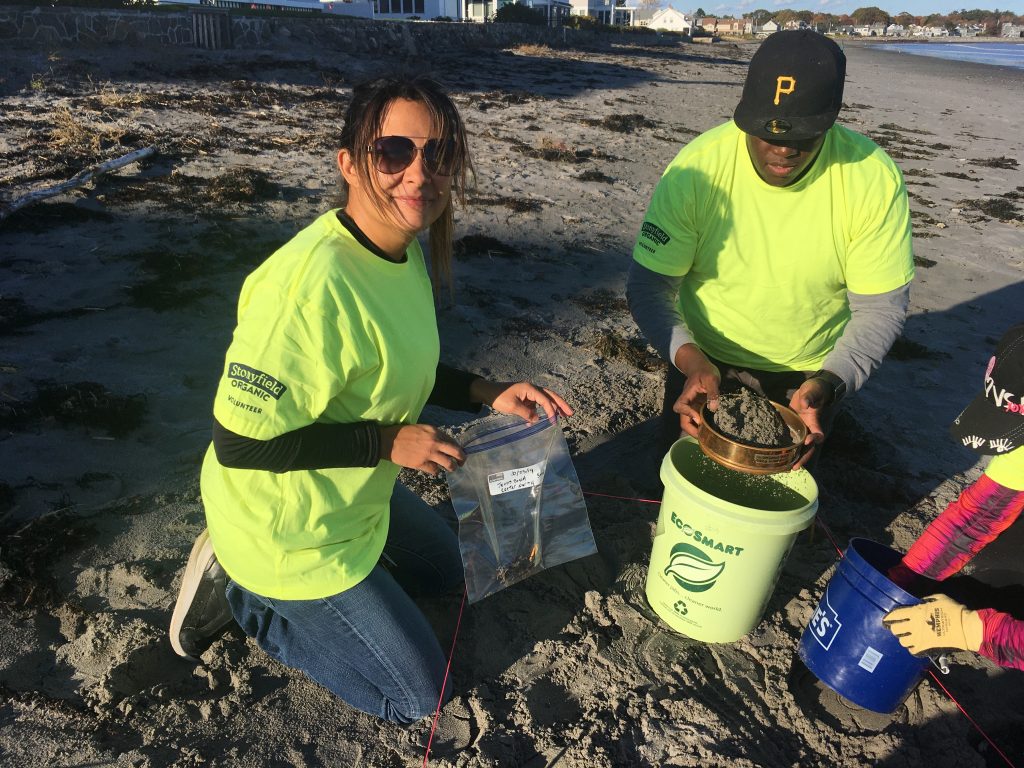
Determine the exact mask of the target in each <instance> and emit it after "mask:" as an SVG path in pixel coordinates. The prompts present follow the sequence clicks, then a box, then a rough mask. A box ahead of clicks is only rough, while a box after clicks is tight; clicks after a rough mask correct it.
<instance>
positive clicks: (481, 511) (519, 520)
mask: <svg viewBox="0 0 1024 768" xmlns="http://www.w3.org/2000/svg"><path fill="white" fill-rule="evenodd" d="M461 440H462V447H463V450H465V452H466V461H465V463H464V464H463V466H461V467H459V468H458V469H456V470H455V471H454V472H448V473H447V479H448V490H449V491H450V493H451V497H452V506H453V507H454V508H455V514H456V515H457V516H458V518H459V547H460V548H461V550H462V562H463V564H464V565H465V568H466V591H467V594H468V596H469V601H470V602H471V603H474V602H476V601H477V600H480V599H482V598H484V597H487V595H490V594H493V593H495V592H498V591H499V590H502V589H504V588H505V587H507V586H509V585H511V584H515V583H516V582H518V581H522V580H523V579H526V578H529V577H530V576H533V575H534V574H535V573H539V572H540V571H542V570H544V569H545V568H550V567H552V566H555V565H559V564H561V563H567V562H569V561H570V560H575V559H577V558H580V557H585V556H586V555H592V554H594V553H595V552H597V545H596V544H595V543H594V534H593V533H592V532H591V530H590V520H589V518H588V517H587V505H586V503H585V502H584V501H583V493H582V491H581V490H580V481H579V479H578V478H577V477H576V469H575V467H573V465H572V460H571V459H570V458H569V448H568V446H567V445H566V444H565V436H564V435H563V434H562V428H561V427H560V426H559V425H558V423H557V422H556V421H549V420H548V419H547V418H541V420H540V421H539V422H537V423H536V424H529V423H527V422H526V421H524V420H523V419H521V418H519V417H518V416H497V417H494V418H489V419H485V420H484V421H482V422H480V423H479V424H475V425H473V426H472V427H470V428H469V429H467V430H466V432H465V433H463V435H462V438H461Z"/></svg>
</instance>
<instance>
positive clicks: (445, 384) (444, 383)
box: [427, 363, 480, 413]
mask: <svg viewBox="0 0 1024 768" xmlns="http://www.w3.org/2000/svg"><path fill="white" fill-rule="evenodd" d="M479 378H480V377H479V376H477V375H476V374H473V373H468V372H466V371H460V370H459V369H458V368H452V367H451V366H450V365H445V364H444V363H438V364H437V375H436V376H435V377H434V388H433V389H432V390H431V391H430V394H429V395H428V396H427V402H428V403H429V404H430V405H437V406H440V407H441V408H447V409H448V410H451V411H468V412H470V413H476V412H477V411H478V410H480V403H474V402H472V401H470V399H469V385H470V384H472V383H473V382H474V381H475V380H476V379H479Z"/></svg>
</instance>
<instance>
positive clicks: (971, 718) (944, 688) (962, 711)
mask: <svg viewBox="0 0 1024 768" xmlns="http://www.w3.org/2000/svg"><path fill="white" fill-rule="evenodd" d="M928 674H929V675H931V677H932V680H934V681H935V682H936V684H937V685H938V686H939V688H941V689H942V691H943V693H945V694H946V695H947V696H948V697H949V700H950V701H952V702H953V703H954V704H956V708H957V709H959V710H960V712H961V713H962V714H963V716H964V717H966V718H967V722H969V723H970V724H971V725H973V726H974V730H976V731H977V732H978V733H980V734H981V735H982V736H984V737H985V741H987V742H988V743H989V746H990V747H992V749H994V750H995V751H996V752H998V753H999V756H1000V757H1001V758H1003V760H1004V762H1005V763H1006V764H1007V765H1008V766H1010V768H1016V766H1015V765H1014V764H1013V763H1012V762H1010V758H1008V757H1007V756H1006V753H1004V752H1003V750H1001V749H1000V748H999V747H997V746H996V743H995V742H994V741H992V739H990V738H989V737H988V734H987V733H985V732H984V731H983V730H981V726H980V725H978V724H977V723H976V722H974V718H973V717H971V716H970V715H969V714H967V710H966V709H964V708H963V707H962V706H960V702H959V701H957V700H956V699H955V698H954V696H953V694H952V693H950V692H949V689H948V688H946V686H944V685H943V684H942V681H941V680H939V678H938V676H937V675H936V674H935V673H934V672H933V671H932V670H930V669H929V670H928Z"/></svg>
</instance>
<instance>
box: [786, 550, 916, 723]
mask: <svg viewBox="0 0 1024 768" xmlns="http://www.w3.org/2000/svg"><path fill="white" fill-rule="evenodd" d="M899 560H900V554H899V552H897V551H896V550H894V549H890V548H889V547H886V546H884V545H882V544H878V543H877V542H874V541H869V540H868V539H850V545H849V546H848V547H847V548H846V554H845V555H844V557H843V559H842V560H841V561H840V562H839V568H838V569H837V570H836V572H835V575H833V576H832V578H831V579H830V580H829V582H828V584H827V585H826V586H825V594H824V595H822V598H821V602H820V603H818V607H817V609H816V610H815V611H814V615H813V616H812V617H811V621H810V623H809V624H808V625H807V628H806V629H805V630H804V634H803V637H801V638H800V658H801V659H802V660H803V662H804V664H806V665H807V668H808V669H810V670H811V672H813V673H814V675H815V676H816V677H817V678H818V679H819V680H821V682H823V683H825V685H827V686H828V687H829V688H831V689H832V690H834V691H835V692H836V693H838V694H840V695H841V696H844V697H846V698H847V699H849V700H850V701H852V702H853V703H854V704H856V705H857V706H859V707H863V708H864V709H870V710H871V711H872V712H881V713H890V712H893V711H894V710H895V709H896V707H898V706H899V705H900V704H901V703H902V702H903V700H904V699H906V698H907V696H908V695H909V694H910V692H911V691H912V690H914V687H915V686H916V685H917V684H918V683H919V682H920V681H921V678H922V677H923V676H924V672H925V669H926V668H927V667H928V664H929V661H928V659H927V658H917V657H916V656H913V655H911V653H910V652H909V651H908V650H907V649H906V648H904V647H903V646H902V645H900V643H899V641H898V640H897V639H896V637H895V635H893V634H892V633H891V632H890V631H889V630H888V629H886V627H885V626H884V625H883V624H882V617H883V616H884V615H885V614H887V613H888V612H889V611H891V610H892V609H893V608H896V607H897V606H900V605H917V604H918V603H920V602H921V600H920V599H918V598H916V597H914V596H913V595H912V594H910V593H909V592H906V591H904V590H903V589H900V588H899V587H898V586H896V585H895V584H894V583H893V582H892V581H890V580H889V578H888V577H887V576H886V575H885V574H886V572H887V571H888V570H889V568H890V567H891V566H893V565H895V564H896V563H897V562H899Z"/></svg>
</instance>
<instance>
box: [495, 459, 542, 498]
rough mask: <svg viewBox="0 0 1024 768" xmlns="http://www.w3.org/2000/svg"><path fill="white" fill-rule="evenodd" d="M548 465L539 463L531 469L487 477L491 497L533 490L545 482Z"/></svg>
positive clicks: (507, 471) (526, 468) (513, 470)
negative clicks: (528, 489) (527, 489)
mask: <svg viewBox="0 0 1024 768" xmlns="http://www.w3.org/2000/svg"><path fill="white" fill-rule="evenodd" d="M546 465H547V462H546V461H538V462H537V463H536V464H532V465H531V466H529V467H520V468H519V469H506V470H505V471H504V472H495V473H493V474H490V475H488V476H487V488H488V490H490V492H491V496H500V495H501V494H503V493H511V492H512V491H518V490H521V489H523V488H533V487H534V486H538V485H540V484H541V483H542V482H544V469H545V468H546Z"/></svg>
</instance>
